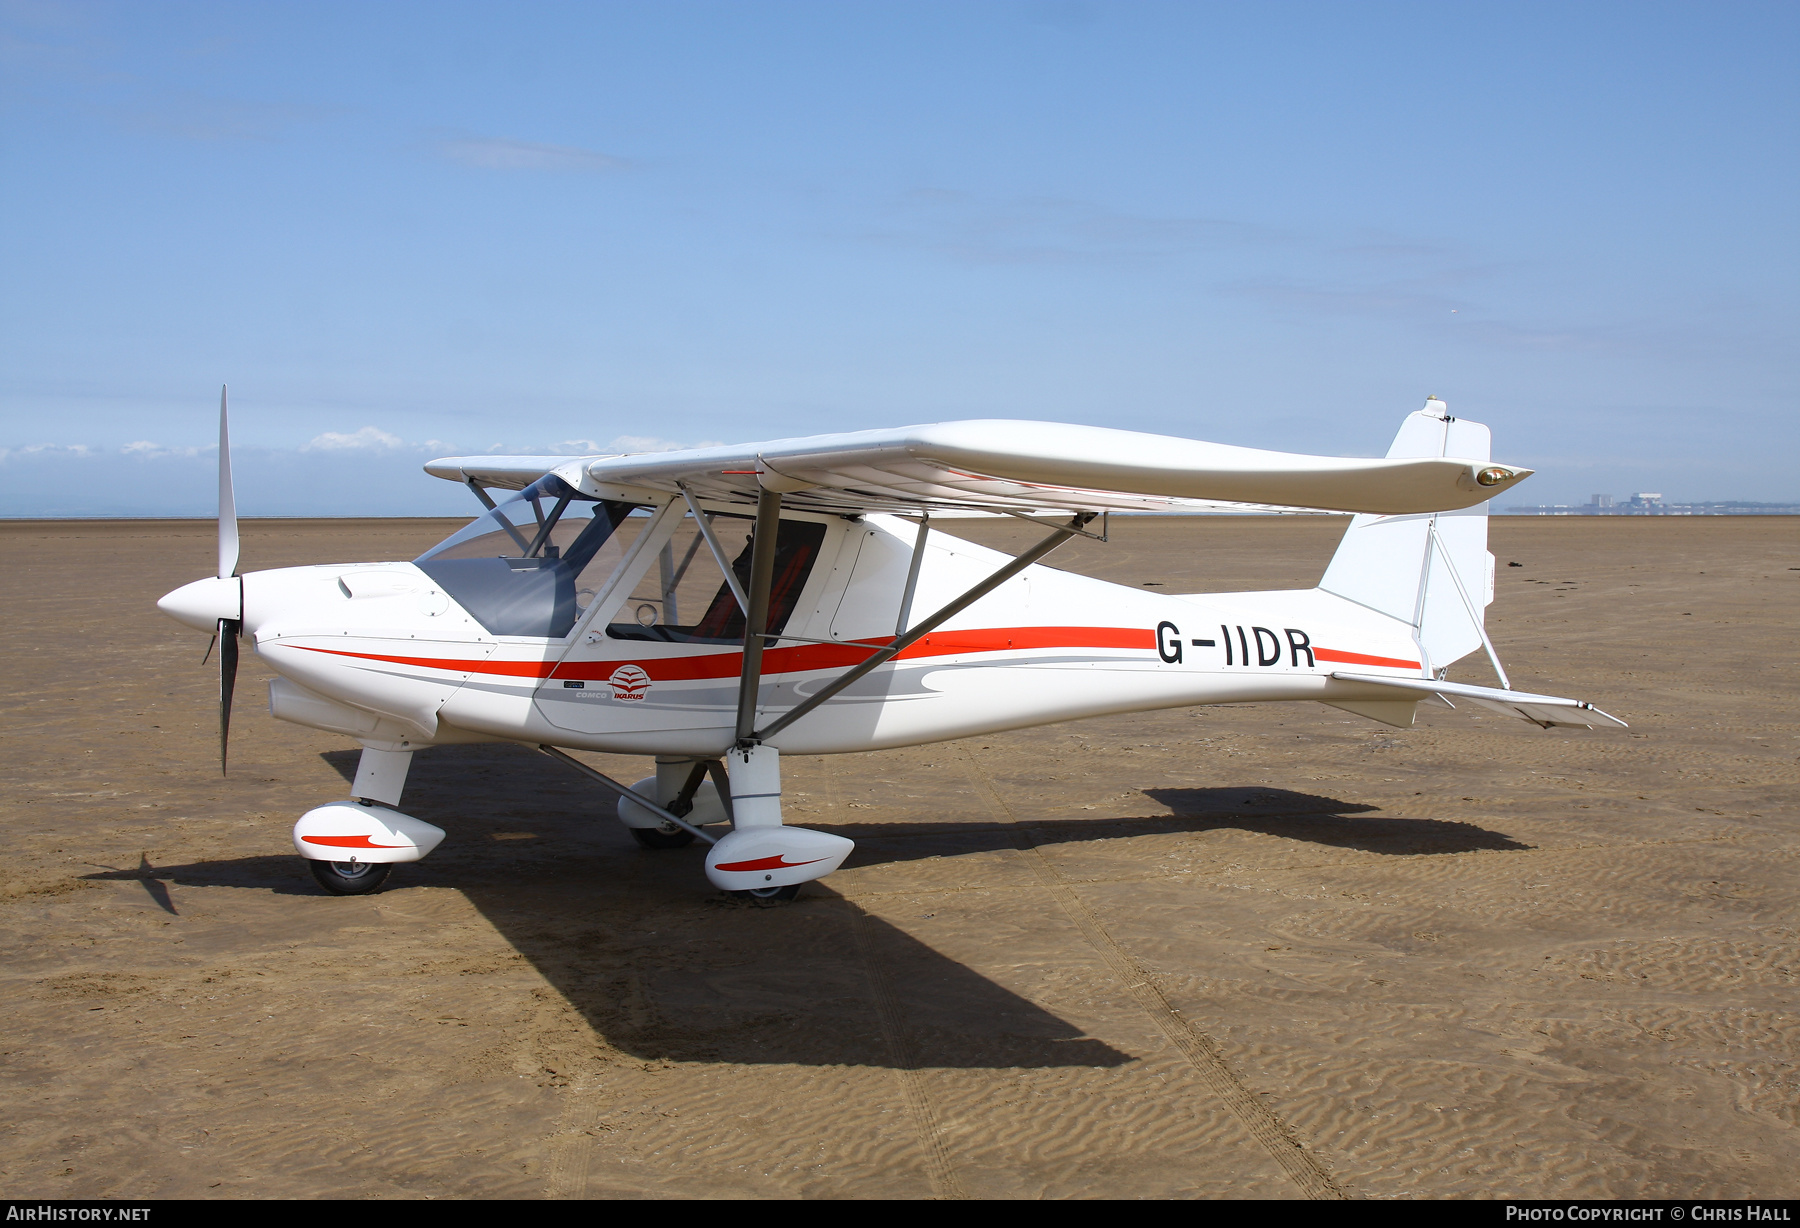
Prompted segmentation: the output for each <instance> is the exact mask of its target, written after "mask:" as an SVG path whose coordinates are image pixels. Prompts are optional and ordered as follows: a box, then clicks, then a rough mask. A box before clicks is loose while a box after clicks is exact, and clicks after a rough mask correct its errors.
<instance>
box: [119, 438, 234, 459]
mask: <svg viewBox="0 0 1800 1228" xmlns="http://www.w3.org/2000/svg"><path fill="white" fill-rule="evenodd" d="M216 450H217V449H216V448H215V447H205V448H199V447H195V448H165V447H163V446H162V445H161V444H160V443H151V442H150V441H149V440H148V439H140V440H138V441H137V442H135V443H128V444H126V445H125V446H124V447H122V448H120V449H119V451H121V452H123V453H124V454H125V455H127V456H135V457H136V458H137V459H139V460H161V459H162V458H163V457H165V456H198V455H200V454H201V453H202V452H213V451H216Z"/></svg>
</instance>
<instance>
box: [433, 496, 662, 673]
mask: <svg viewBox="0 0 1800 1228" xmlns="http://www.w3.org/2000/svg"><path fill="white" fill-rule="evenodd" d="M630 513H631V504H629V503H612V502H608V501H606V500H603V499H595V498H592V497H590V496H587V495H584V494H582V493H581V492H580V491H578V490H576V489H575V488H574V487H572V486H570V485H569V484H568V483H567V482H564V481H563V480H562V479H561V478H558V477H556V476H554V475H551V476H547V477H543V478H540V479H539V480H537V481H536V482H533V483H532V484H531V485H530V486H527V487H526V488H525V489H524V490H523V491H520V492H519V494H518V496H517V497H516V498H513V499H509V500H507V501H506V502H505V503H502V504H500V505H499V506H498V507H496V508H494V510H492V511H490V512H488V513H487V514H486V515H483V516H479V517H477V518H476V519H475V520H474V521H473V522H471V523H470V524H469V525H467V526H466V527H465V528H463V529H462V530H461V531H459V532H457V533H454V534H452V535H451V536H449V537H447V538H445V539H444V540H443V541H442V542H440V543H439V544H438V545H436V546H433V547H432V548H431V549H430V550H428V551H426V552H425V553H424V554H422V555H420V556H419V558H418V559H416V560H415V562H416V563H417V565H418V567H419V569H420V570H421V571H423V572H425V574H427V575H429V576H430V577H431V578H432V579H433V580H436V581H437V582H438V583H439V584H440V585H442V586H443V588H444V591H445V592H446V593H448V594H450V596H452V597H454V598H455V599H456V600H457V602H458V603H459V604H460V605H461V606H462V607H463V608H464V609H465V610H467V611H468V612H469V613H470V614H472V615H473V616H474V617H475V620H476V621H477V622H479V623H480V624H481V625H482V626H484V627H486V628H487V629H488V630H489V631H490V632H491V633H493V634H494V635H533V636H540V635H541V636H549V637H551V638H556V637H559V636H564V635H567V634H568V633H569V629H570V628H571V627H573V626H574V625H575V620H576V618H577V617H579V616H580V614H581V611H582V610H584V609H586V608H587V604H588V602H590V601H592V600H593V598H594V593H595V591H596V590H597V589H598V587H599V586H600V584H601V583H603V582H604V581H605V579H606V577H607V575H609V574H610V573H611V571H612V568H613V565H615V564H616V563H617V562H618V561H619V557H620V556H621V555H622V553H623V549H624V546H625V544H626V543H625V542H624V541H622V540H620V539H621V538H622V537H624V536H626V535H623V534H620V533H619V532H618V529H619V526H620V525H621V524H623V523H624V521H625V518H626V517H627V516H628V515H630Z"/></svg>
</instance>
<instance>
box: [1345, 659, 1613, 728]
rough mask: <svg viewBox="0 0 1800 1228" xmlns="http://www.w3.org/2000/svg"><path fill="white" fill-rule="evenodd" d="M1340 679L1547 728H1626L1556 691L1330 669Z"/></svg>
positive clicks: (1591, 707) (1587, 705)
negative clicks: (1456, 702) (1450, 700)
mask: <svg viewBox="0 0 1800 1228" xmlns="http://www.w3.org/2000/svg"><path fill="white" fill-rule="evenodd" d="M1331 676H1332V677H1333V678H1336V679H1338V680H1339V681H1340V682H1360V683H1366V684H1369V685H1371V686H1382V687H1392V688H1394V689H1397V690H1402V691H1424V692H1427V693H1429V694H1432V695H1447V696H1452V697H1454V698H1456V699H1466V700H1468V701H1469V702H1470V703H1474V704H1479V705H1481V706H1482V707H1484V708H1492V709H1493V710H1494V711H1495V712H1501V713H1504V714H1505V715H1507V716H1516V717H1519V718H1521V719H1523V720H1527V721H1530V722H1531V723H1532V724H1533V725H1538V726H1541V727H1542V728H1545V729H1548V728H1550V727H1551V726H1552V725H1576V726H1581V727H1583V728H1586V729H1629V728H1630V726H1629V725H1627V724H1626V723H1625V722H1624V721H1622V720H1620V719H1619V718H1618V717H1616V716H1608V715H1607V714H1606V713H1604V712H1602V711H1600V709H1598V708H1596V707H1594V705H1593V704H1588V703H1583V702H1581V701H1580V700H1579V699H1563V698H1561V697H1560V696H1557V695H1533V694H1531V693H1530V692H1529V691H1502V690H1500V689H1499V688H1498V687H1491V686H1471V685H1470V684H1468V683H1466V682H1442V681H1440V680H1438V679H1436V678H1390V677H1385V676H1382V675H1377V674H1346V673H1341V672H1333V673H1332V675H1331Z"/></svg>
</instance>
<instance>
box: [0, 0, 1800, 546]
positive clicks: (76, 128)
mask: <svg viewBox="0 0 1800 1228" xmlns="http://www.w3.org/2000/svg"><path fill="white" fill-rule="evenodd" d="M0 29H3V31H4V34H3V39H4V41H3V42H0V56H3V57H4V58H3V59H0V104H3V106H4V112H3V116H4V118H3V120H0V176H3V181H4V183H5V185H6V190H5V191H4V192H3V193H0V269H3V272H0V515H7V516H16V515H43V514H209V513H210V512H211V510H212V495H211V468H212V465H213V463H214V462H213V458H212V454H211V453H210V452H209V451H208V450H207V448H208V445H209V444H210V443H211V442H212V439H213V433H214V430H215V420H214V414H215V412H216V405H217V397H218V386H219V384H220V383H222V382H229V383H230V384H231V387H232V403H233V419H234V421H233V431H234V438H235V441H236V442H237V444H238V449H237V453H236V455H237V465H238V470H239V475H240V495H239V500H240V507H241V509H242V511H243V512H244V513H245V514H249V515H256V514H288V515H292V514H378V513H408V512H443V513H457V512H461V511H465V510H468V509H470V508H472V507H473V502H472V500H470V499H469V496H468V495H467V493H466V492H462V491H459V490H458V489H456V488H454V487H452V486H450V484H448V483H442V482H438V481H435V480H434V479H431V478H428V477H425V476H423V475H422V474H421V473H420V471H419V464H420V462H421V461H422V460H423V459H425V458H426V457H427V456H429V455H438V454H443V453H451V452H481V451H489V450H494V449H499V450H509V451H539V450H543V449H546V448H551V449H556V448H567V449H569V450H572V451H587V450H595V449H598V448H602V447H618V448H624V449H635V448H648V447H656V446H666V445H670V444H692V443H700V442H707V441H726V442H731V441H739V440H754V439H763V438H771V437H781V436H788V435H801V434H811V433H816V432H821V431H828V430H840V429H848V428H858V427H874V426H887V425H900V424H903V423H909V422H922V421H933V420H938V419H944V418H962V417H1019V418H1044V419H1055V420H1060V421H1073V422H1089V423H1096V424H1103V425H1109V426H1118V427H1124V428H1130V429H1138V430H1146V431H1157V432H1164V433H1168V434H1177V435H1186V436H1191V437H1195V438H1203V439H1216V440H1220V441H1224V442H1229V443H1240V444H1248V445H1254V446H1262V447H1276V448H1287V449H1292V450H1296V451H1313V452H1323V453H1335V454H1364V455H1367V454H1380V453H1381V452H1382V451H1384V450H1385V448H1386V444H1387V441H1388V439H1389V438H1390V437H1391V435H1392V433H1393V430H1394V428H1395V426H1396V424H1397V423H1398V420H1399V419H1400V417H1401V416H1402V415H1404V414H1405V413H1406V412H1407V411H1409V410H1411V409H1414V408H1417V406H1418V405H1419V404H1420V402H1421V401H1422V399H1423V398H1424V397H1425V396H1426V395H1427V394H1430V393H1435V394H1438V395H1440V396H1443V397H1445V398H1446V399H1447V400H1448V401H1449V402H1450V404H1451V406H1452V409H1453V411H1455V412H1458V413H1461V414H1465V415H1467V416H1470V417H1474V418H1479V419H1481V420H1483V421H1486V422H1488V423H1489V424H1490V425H1492V426H1493V428H1494V432H1495V439H1496V453H1497V455H1498V456H1499V457H1500V458H1501V459H1504V460H1507V461H1511V462H1515V463H1520V464H1525V465H1530V466H1533V467H1536V468H1537V469H1539V471H1540V476H1539V477H1537V478H1534V479H1533V480H1532V481H1531V482H1530V483H1529V484H1527V485H1526V486H1524V487H1522V488H1521V489H1520V490H1519V492H1518V495H1519V501H1521V502H1538V501H1542V502H1568V501H1585V499H1586V498H1587V496H1588V495H1589V494H1590V493H1593V492H1596V491H1605V492H1611V493H1615V494H1628V493H1630V492H1632V491H1636V490H1657V491H1661V492H1663V493H1665V494H1667V495H1668V496H1669V497H1671V498H1681V499H1713V498H1717V499H1730V498H1736V499H1755V500H1769V501H1775V500H1800V478H1796V477H1795V476H1794V471H1793V464H1792V458H1793V456H1794V455H1795V454H1796V451H1797V450H1800V449H1797V447H1796V445H1797V444H1800V413H1796V410H1797V408H1800V406H1797V405H1796V379H1795V358H1794V337H1795V335H1796V323H1797V322H1800V321H1797V320H1796V315H1797V313H1796V310H1795V307H1796V302H1795V300H1796V296H1797V294H1800V291H1797V289H1796V287H1797V286H1800V277H1796V273H1797V272H1800V269H1797V268H1796V264H1797V261H1796V221H1795V217H1796V215H1795V201H1796V199H1800V194H1797V193H1796V190H1795V189H1796V174H1795V171H1796V160H1797V154H1796V151H1797V150H1800V140H1797V138H1800V132H1797V131H1796V129H1797V128H1800V105H1796V104H1797V103H1800V97H1797V95H1800V70H1797V69H1800V65H1797V60H1800V57H1797V55H1796V51H1797V50H1800V7H1796V6H1795V5H1793V4H1791V3H1784V4H1758V3H1732V4H1716V3H1706V4H1699V3H1695V4H1659V3H1651V2H1641V0H1640V2H1634V3H1629V4H1608V3H1589V4H1570V3H1519V2H1509V3H1493V4H1484V3H1436V4H1384V3H1347V2H1333V3H1321V4H1312V3H1285V4H1284V3H1272V4H1264V5H1247V4H1242V3H1227V4H1210V3H1200V2H1193V0H1190V2H1186V3H1158V2H1153V0H1142V2H1123V0H1120V2H1114V3H1089V2H1086V0H991V2H985V3H984V2H981V0H960V2H957V3H945V4H938V3H923V2H912V3H903V4H896V3H878V2H873V0H870V2H851V0H833V2H832V3H816V4H815V3H772V2H762V3H752V2H746V0H733V2H730V3H680V2H674V0H658V2H657V3H633V4H614V3H594V2H590V3H581V4H566V5H565V4H547V3H543V4H531V3H525V4H504V5H502V4H456V3H444V2H442V0H438V2H434V3H429V4H408V3H382V4H367V3H357V4H332V3H323V2H321V0H308V2H307V3H241V4H199V3H172V2H166V0H165V2H159V3H156V4H144V3H123V4H109V3H97V4H61V3H44V2H25V3H16V2H12V0H6V2H5V3H0ZM582 441H587V442H582Z"/></svg>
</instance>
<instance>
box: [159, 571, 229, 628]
mask: <svg viewBox="0 0 1800 1228" xmlns="http://www.w3.org/2000/svg"><path fill="white" fill-rule="evenodd" d="M156 608H157V609H159V610H161V611H162V612H163V613H164V614H167V615H168V616H169V617H170V618H173V619H174V620H175V621H176V622H178V623H185V624H187V625H188V626H190V627H192V628H194V630H196V631H216V630H218V627H219V620H220V619H221V618H242V617H243V616H244V590H243V581H242V580H241V579H239V578H238V577H237V576H231V577H228V578H226V579H219V578H218V577H216V576H213V577H209V578H207V579H205V580H195V581H194V582H193V583H192V584H184V585H182V586H181V587H180V588H178V589H176V590H175V591H174V592H172V593H167V594H165V595H164V596H163V599H162V600H161V601H158V602H157V603H156Z"/></svg>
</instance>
